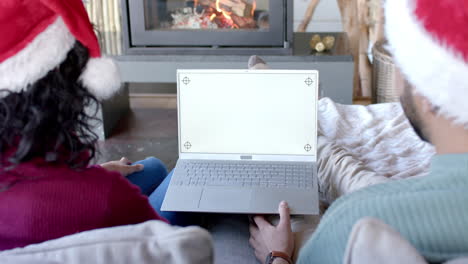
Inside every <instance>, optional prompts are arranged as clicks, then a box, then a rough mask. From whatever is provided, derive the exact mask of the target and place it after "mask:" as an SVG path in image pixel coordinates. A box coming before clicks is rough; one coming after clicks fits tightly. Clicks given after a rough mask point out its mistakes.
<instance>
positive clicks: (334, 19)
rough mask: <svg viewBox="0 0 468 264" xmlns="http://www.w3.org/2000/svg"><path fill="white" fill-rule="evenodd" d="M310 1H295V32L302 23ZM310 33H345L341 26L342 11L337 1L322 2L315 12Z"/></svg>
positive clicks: (323, 0) (324, 0) (321, 0)
mask: <svg viewBox="0 0 468 264" xmlns="http://www.w3.org/2000/svg"><path fill="white" fill-rule="evenodd" d="M309 2H310V0H294V31H296V29H297V27H298V26H299V24H300V23H301V21H302V19H303V17H304V14H305V12H306V9H307V6H308V5H309ZM307 31H308V32H340V31H343V26H342V24H341V16H340V9H339V8H338V3H337V1H336V0H320V3H319V5H318V6H317V9H316V10H315V13H314V16H313V17H312V21H311V22H310V24H309V26H308V28H307Z"/></svg>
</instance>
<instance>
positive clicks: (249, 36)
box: [127, 0, 287, 47]
mask: <svg viewBox="0 0 468 264" xmlns="http://www.w3.org/2000/svg"><path fill="white" fill-rule="evenodd" d="M284 1H287V0H129V1H127V3H128V8H129V18H130V29H131V42H132V44H133V45H135V46H139V45H144V46H227V47H235V46H240V47H242V46H250V47H255V46H258V47H261V46H271V47H274V46H282V45H283V44H284V41H285V22H286V21H285V17H286V4H285V2H284Z"/></svg>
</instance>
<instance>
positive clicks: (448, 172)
mask: <svg viewBox="0 0 468 264" xmlns="http://www.w3.org/2000/svg"><path fill="white" fill-rule="evenodd" d="M366 216H371V217H375V218H378V219H380V220H382V221H383V222H385V223H387V224H388V225H390V226H392V227H393V228H394V229H395V230H397V231H398V232H400V234H402V235H403V236H404V237H405V238H406V239H407V240H408V241H410V243H411V244H412V245H413V246H415V247H416V248H417V249H418V251H419V252H420V253H421V254H422V255H423V256H424V257H425V258H426V259H427V260H428V261H430V262H441V261H445V260H449V259H453V258H456V257H460V256H466V255H468V153H467V154H450V155H440V156H435V157H434V158H433V160H432V165H431V172H430V173H429V175H428V176H425V177H419V178H411V179H406V180H399V181H394V182H391V183H385V184H379V185H375V186H372V187H368V188H365V189H363V190H360V191H357V192H355V193H353V194H350V195H347V196H344V197H342V198H340V199H338V200H337V201H336V202H335V203H333V205H332V206H331V207H330V208H329V209H328V211H327V213H326V214H325V216H324V217H323V219H322V221H321V223H320V225H319V226H318V228H317V230H316V231H315V233H314V235H313V236H312V237H311V239H310V240H309V241H308V242H307V243H306V245H305V246H304V247H303V248H302V249H301V251H300V254H299V260H298V263H299V264H305V263H320V264H326V263H342V262H343V256H344V251H345V248H346V244H347V242H348V237H349V234H350V232H351V229H352V227H353V225H354V224H355V223H356V222H357V221H358V220H359V219H361V218H363V217H366ZM388 250H389V251H391V250H392V248H389V249H388Z"/></svg>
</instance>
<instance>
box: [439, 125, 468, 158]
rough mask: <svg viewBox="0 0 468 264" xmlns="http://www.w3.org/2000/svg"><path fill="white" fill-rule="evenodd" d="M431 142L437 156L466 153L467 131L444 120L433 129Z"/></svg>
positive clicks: (467, 147)
mask: <svg viewBox="0 0 468 264" xmlns="http://www.w3.org/2000/svg"><path fill="white" fill-rule="evenodd" d="M431 142H432V143H433V144H434V146H435V148H436V152H437V154H439V155H442V154H458V153H468V130H467V129H465V128H464V127H463V126H460V125H454V124H453V123H451V122H449V121H447V120H445V119H444V120H441V122H440V123H439V124H436V125H435V126H434V127H433V129H432V133H431Z"/></svg>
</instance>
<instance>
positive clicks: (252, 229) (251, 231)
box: [249, 225, 258, 236]
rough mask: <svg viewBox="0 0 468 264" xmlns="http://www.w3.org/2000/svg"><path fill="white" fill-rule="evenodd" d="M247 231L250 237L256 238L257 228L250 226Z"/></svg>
mask: <svg viewBox="0 0 468 264" xmlns="http://www.w3.org/2000/svg"><path fill="white" fill-rule="evenodd" d="M249 231H250V235H251V236H256V235H257V233H258V227H256V226H254V225H250V226H249Z"/></svg>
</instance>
